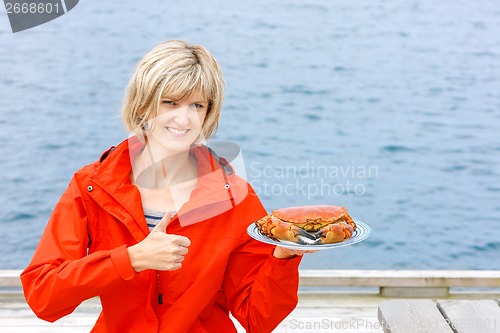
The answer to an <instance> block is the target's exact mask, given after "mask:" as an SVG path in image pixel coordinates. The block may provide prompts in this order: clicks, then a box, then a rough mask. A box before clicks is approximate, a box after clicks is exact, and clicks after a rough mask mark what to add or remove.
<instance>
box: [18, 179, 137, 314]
mask: <svg viewBox="0 0 500 333" xmlns="http://www.w3.org/2000/svg"><path fill="white" fill-rule="evenodd" d="M87 218H88V216H87V212H86V209H85V205H84V202H83V199H82V195H81V191H80V188H79V186H78V184H77V181H76V178H75V177H74V178H73V179H72V180H71V182H70V184H69V186H68V188H67V190H66V191H65V192H64V194H63V195H62V197H61V199H60V200H59V202H58V203H57V205H56V207H55V208H54V211H53V213H52V215H51V217H50V219H49V222H48V224H47V226H46V228H45V231H44V233H43V235H42V237H41V240H40V243H39V244H38V247H37V249H36V251H35V254H34V255H33V259H32V261H31V263H30V264H29V266H28V267H27V268H26V269H25V270H24V271H23V272H22V274H21V282H22V285H23V290H24V295H25V298H26V301H27V302H28V304H29V306H30V307H31V309H32V310H33V312H35V314H36V315H37V316H38V317H39V318H41V319H44V320H47V321H51V322H53V321H55V320H57V319H59V318H61V317H63V316H65V315H67V314H69V313H71V312H72V311H73V310H74V309H75V308H76V307H77V306H78V305H79V304H80V303H81V302H83V301H84V300H86V299H89V298H92V297H94V296H97V295H99V294H101V293H102V292H103V291H104V290H106V289H108V288H112V287H113V286H114V285H116V284H118V283H120V282H121V281H123V280H129V279H131V278H132V277H133V276H134V275H135V271H134V269H133V268H132V266H131V264H130V260H129V258H128V254H127V249H126V246H125V245H122V246H120V247H118V248H115V249H112V250H104V251H97V252H95V253H92V254H90V255H87V251H88V246H89V242H90V240H89V236H88V231H87Z"/></svg>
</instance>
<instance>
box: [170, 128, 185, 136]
mask: <svg viewBox="0 0 500 333" xmlns="http://www.w3.org/2000/svg"><path fill="white" fill-rule="evenodd" d="M165 128H166V129H167V131H169V132H170V133H172V134H174V135H179V136H180V135H184V134H186V133H187V132H188V131H189V129H184V130H180V129H176V128H172V127H165Z"/></svg>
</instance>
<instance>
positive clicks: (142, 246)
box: [127, 212, 191, 272]
mask: <svg viewBox="0 0 500 333" xmlns="http://www.w3.org/2000/svg"><path fill="white" fill-rule="evenodd" d="M169 222H170V213H169V212H167V214H165V216H164V217H163V218H162V219H161V220H160V222H159V223H158V224H157V225H156V226H155V227H154V228H153V230H152V231H151V233H150V234H149V235H148V236H147V237H146V238H145V239H144V240H143V241H141V242H139V243H137V244H135V245H132V246H130V247H128V248H127V251H128V256H129V259H130V263H131V264H132V267H133V268H134V270H135V271H136V272H140V271H143V270H145V269H155V270H161V271H173V270H176V269H179V268H181V266H182V261H183V260H184V256H185V255H186V254H187V253H188V247H189V245H191V241H190V240H189V239H188V238H187V237H184V236H179V235H171V234H167V233H166V229H167V226H168V224H169Z"/></svg>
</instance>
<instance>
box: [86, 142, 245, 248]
mask: <svg viewBox="0 0 500 333" xmlns="http://www.w3.org/2000/svg"><path fill="white" fill-rule="evenodd" d="M143 148H144V143H142V142H141V141H140V140H138V139H137V138H136V137H130V138H128V139H127V140H124V141H123V142H121V143H120V144H119V145H118V146H117V147H112V148H111V149H110V150H108V151H107V152H105V153H104V154H103V155H102V156H101V160H100V164H99V165H98V167H97V168H96V170H95V171H94V172H93V173H92V174H91V176H90V181H91V182H93V183H94V184H95V185H97V187H98V188H99V189H101V191H97V190H96V191H93V192H92V193H91V196H92V197H93V198H94V200H96V202H97V203H98V204H99V205H100V206H101V207H102V208H104V209H105V210H107V211H108V212H109V213H110V214H112V215H114V216H115V217H117V218H118V219H119V220H120V221H122V222H123V223H124V224H125V225H126V226H127V228H128V229H129V230H130V231H131V232H132V234H133V235H134V237H135V238H136V239H137V240H138V241H139V240H141V239H143V238H144V237H145V236H146V235H147V234H149V229H148V228H147V224H146V222H145V219H144V211H143V207H142V204H141V197H140V193H139V191H138V189H137V187H136V186H135V185H133V184H132V182H131V180H130V175H131V172H132V161H133V159H134V158H135V156H136V155H137V154H138V153H139V152H140V151H141V150H142V149H143ZM190 153H191V154H193V155H194V156H195V158H196V159H197V160H198V175H199V176H198V182H197V186H196V188H195V189H194V190H193V191H192V193H191V197H190V200H189V201H188V202H186V203H185V204H184V205H183V206H182V207H181V209H180V210H179V211H178V212H177V214H176V216H177V218H178V220H179V223H180V225H181V226H186V225H189V224H193V223H196V222H201V221H204V220H206V219H208V218H211V217H213V216H216V215H219V214H221V213H223V212H225V211H227V210H229V209H231V208H232V207H234V206H236V205H237V204H238V203H240V202H241V201H242V200H243V199H244V198H245V197H246V195H247V193H248V184H247V183H246V182H245V181H244V180H243V179H241V178H239V177H238V176H236V175H235V173H234V171H233V169H232V167H231V166H230V165H229V163H227V161H226V160H225V159H224V158H222V157H219V156H217V154H216V153H215V152H214V151H213V150H212V149H210V148H209V147H207V146H205V145H197V146H193V147H191V150H190Z"/></svg>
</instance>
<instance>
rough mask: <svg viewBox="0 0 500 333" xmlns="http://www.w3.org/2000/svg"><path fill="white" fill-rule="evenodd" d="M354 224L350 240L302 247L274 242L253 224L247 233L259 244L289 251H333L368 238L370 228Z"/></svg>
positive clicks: (286, 242) (362, 224) (285, 242)
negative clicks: (279, 247) (275, 246)
mask: <svg viewBox="0 0 500 333" xmlns="http://www.w3.org/2000/svg"><path fill="white" fill-rule="evenodd" d="M354 222H356V226H357V228H356V230H355V231H354V235H352V236H351V238H349V239H347V240H345V241H343V242H340V243H333V244H319V245H303V244H297V243H293V242H289V241H283V240H274V239H271V238H269V237H267V236H264V235H263V234H262V233H261V232H260V230H259V229H258V228H257V226H256V225H255V223H252V224H250V225H249V226H248V228H247V233H248V234H249V235H250V237H252V238H254V239H256V240H258V241H260V242H263V243H267V244H272V245H279V246H281V247H286V248H289V249H294V250H317V251H319V250H329V249H334V248H337V247H341V246H347V245H352V244H356V243H359V242H361V241H364V240H365V239H367V238H368V236H370V233H371V232H372V231H371V228H370V227H369V226H368V225H367V224H365V223H363V222H361V221H357V220H354Z"/></svg>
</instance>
